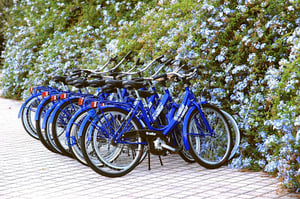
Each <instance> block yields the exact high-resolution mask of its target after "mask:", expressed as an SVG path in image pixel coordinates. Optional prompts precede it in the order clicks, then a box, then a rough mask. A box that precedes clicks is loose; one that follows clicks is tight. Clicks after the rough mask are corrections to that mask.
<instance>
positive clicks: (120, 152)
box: [81, 108, 145, 177]
mask: <svg viewBox="0 0 300 199" xmlns="http://www.w3.org/2000/svg"><path fill="white" fill-rule="evenodd" d="M127 115H128V112H127V111H125V110H123V109H119V108H103V109H102V111H100V112H99V113H98V117H97V118H94V119H92V120H91V122H88V123H86V125H85V127H84V131H83V135H82V137H81V139H82V140H81V144H82V147H81V149H82V152H83V155H84V156H85V158H86V161H87V162H88V164H89V166H90V167H91V168H92V169H93V170H94V171H96V172H97V173H99V174H101V175H104V176H107V177H121V176H124V175H126V174H127V173H129V172H130V171H132V170H133V169H134V168H135V167H136V166H137V165H138V164H139V162H140V159H141V157H142V156H143V154H144V153H143V151H144V150H143V149H144V144H145V143H143V140H142V138H141V137H140V136H139V135H137V134H133V135H132V136H130V137H127V138H124V139H122V138H121V140H116V142H113V139H114V138H116V135H115V133H116V131H117V130H118V129H119V128H125V129H124V132H129V131H132V130H138V129H141V126H140V124H139V122H138V121H137V119H135V118H133V119H131V120H130V121H128V120H127V119H126V116H127ZM124 124H125V125H124ZM95 157H96V158H97V159H98V160H99V161H100V162H101V163H102V164H99V161H95V160H94V159H95ZM95 163H96V164H95Z"/></svg>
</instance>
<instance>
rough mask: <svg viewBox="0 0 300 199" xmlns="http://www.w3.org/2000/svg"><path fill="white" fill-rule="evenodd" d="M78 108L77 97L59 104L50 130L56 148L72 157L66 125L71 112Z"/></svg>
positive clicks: (71, 114)
mask: <svg viewBox="0 0 300 199" xmlns="http://www.w3.org/2000/svg"><path fill="white" fill-rule="evenodd" d="M78 109H80V106H79V105H78V99H77V98H72V99H70V100H68V101H65V102H64V103H62V104H60V105H59V108H58V110H57V111H56V112H55V113H54V112H53V113H52V114H55V115H54V116H53V121H52V126H51V132H52V136H53V140H54V142H55V145H56V146H57V148H58V149H59V150H60V151H61V152H62V154H64V155H67V156H70V157H72V153H71V152H70V149H69V145H70V144H69V140H68V139H67V138H66V131H65V130H66V127H67V125H68V122H69V120H70V119H71V117H72V116H73V114H74V113H75V112H76V111H77V110H78Z"/></svg>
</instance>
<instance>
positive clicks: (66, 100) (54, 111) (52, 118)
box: [49, 96, 79, 123]
mask: <svg viewBox="0 0 300 199" xmlns="http://www.w3.org/2000/svg"><path fill="white" fill-rule="evenodd" d="M78 98H79V96H72V97H69V98H67V99H64V100H62V101H61V102H60V103H59V104H57V105H56V106H55V109H54V110H53V112H52V113H51V115H50V118H49V122H50V123H53V120H54V116H55V114H56V113H57V111H58V110H61V109H60V107H61V105H62V104H64V103H65V102H68V101H70V100H72V99H78Z"/></svg>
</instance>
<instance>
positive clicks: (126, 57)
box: [124, 50, 132, 59]
mask: <svg viewBox="0 0 300 199" xmlns="http://www.w3.org/2000/svg"><path fill="white" fill-rule="evenodd" d="M131 53H132V50H130V51H129V52H128V53H127V54H126V55H125V56H124V58H125V59H128V57H129V56H130V55H131Z"/></svg>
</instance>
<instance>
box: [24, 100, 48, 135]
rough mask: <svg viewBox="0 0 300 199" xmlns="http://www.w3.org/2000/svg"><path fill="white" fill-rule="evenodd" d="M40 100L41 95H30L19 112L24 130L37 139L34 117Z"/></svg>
mask: <svg viewBox="0 0 300 199" xmlns="http://www.w3.org/2000/svg"><path fill="white" fill-rule="evenodd" d="M42 100H43V97H42V96H41V95H37V96H35V97H32V98H31V99H30V100H29V101H27V102H26V104H25V105H24V107H23V109H22V112H21V121H22V125H23V127H24V129H25V131H26V132H27V133H28V134H29V135H30V136H31V137H33V138H35V139H37V140H39V136H38V134H37V132H36V127H35V121H34V117H35V113H36V111H37V107H38V105H39V104H40V102H41V101H42Z"/></svg>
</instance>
